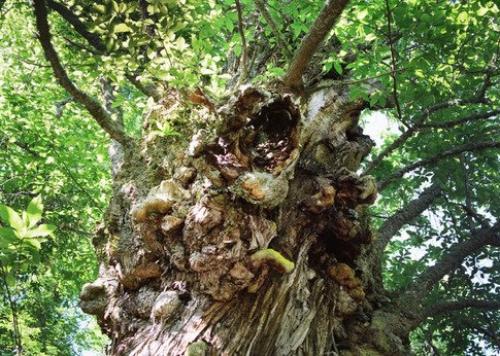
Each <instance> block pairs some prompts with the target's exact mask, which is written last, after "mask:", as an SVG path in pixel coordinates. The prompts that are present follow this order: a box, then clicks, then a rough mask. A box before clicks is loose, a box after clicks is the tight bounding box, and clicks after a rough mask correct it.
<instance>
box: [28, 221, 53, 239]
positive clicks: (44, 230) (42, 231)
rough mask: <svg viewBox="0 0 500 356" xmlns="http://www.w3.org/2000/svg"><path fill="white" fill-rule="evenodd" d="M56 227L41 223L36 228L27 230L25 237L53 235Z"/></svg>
mask: <svg viewBox="0 0 500 356" xmlns="http://www.w3.org/2000/svg"><path fill="white" fill-rule="evenodd" d="M55 230H56V227H55V226H54V225H49V224H42V225H39V226H37V227H36V228H34V229H32V230H29V231H28V232H27V233H26V237H29V238H32V237H44V236H49V235H50V236H53V234H54V231H55Z"/></svg>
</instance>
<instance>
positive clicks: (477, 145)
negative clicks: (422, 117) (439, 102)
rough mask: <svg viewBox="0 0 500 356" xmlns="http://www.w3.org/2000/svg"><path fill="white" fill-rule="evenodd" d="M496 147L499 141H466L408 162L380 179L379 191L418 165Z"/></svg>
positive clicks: (499, 144)
mask: <svg viewBox="0 0 500 356" xmlns="http://www.w3.org/2000/svg"><path fill="white" fill-rule="evenodd" d="M498 147H500V142H498V141H489V142H473V143H467V144H465V145H461V146H457V147H454V148H451V149H449V150H446V151H442V152H440V153H438V154H436V155H435V156H432V157H429V158H426V159H422V160H420V161H417V162H415V163H413V164H410V165H408V166H406V167H403V168H401V169H400V170H398V171H396V172H394V173H392V174H390V175H389V176H387V177H386V178H385V179H383V180H382V181H380V182H379V183H378V190H379V192H381V191H382V190H384V189H385V188H386V187H387V186H388V185H389V184H390V183H391V182H392V181H394V180H396V179H398V178H401V177H403V176H404V175H405V174H406V173H408V172H411V171H413V170H415V169H417V168H420V167H424V166H427V165H429V164H434V163H437V162H438V161H440V160H442V159H445V158H448V157H451V156H455V155H457V154H459V153H462V152H471V151H481V150H485V149H488V148H498Z"/></svg>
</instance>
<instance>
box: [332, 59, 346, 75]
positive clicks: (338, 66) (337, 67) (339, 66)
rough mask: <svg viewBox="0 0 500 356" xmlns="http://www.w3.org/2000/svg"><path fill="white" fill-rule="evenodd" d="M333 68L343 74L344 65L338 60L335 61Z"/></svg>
mask: <svg viewBox="0 0 500 356" xmlns="http://www.w3.org/2000/svg"><path fill="white" fill-rule="evenodd" d="M333 68H335V71H336V72H337V73H339V74H342V72H343V71H344V70H343V69H342V65H341V64H340V62H338V61H335V62H333Z"/></svg>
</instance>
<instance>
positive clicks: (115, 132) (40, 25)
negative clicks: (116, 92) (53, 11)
mask: <svg viewBox="0 0 500 356" xmlns="http://www.w3.org/2000/svg"><path fill="white" fill-rule="evenodd" d="M33 3H34V7H35V17H36V27H37V29H38V33H39V39H40V44H41V45H42V48H43V52H44V54H45V58H46V59H47V61H48V62H49V63H50V65H51V66H52V69H53V71H54V75H55V77H56V79H57V81H58V82H59V84H60V85H61V86H62V87H63V88H64V89H66V91H67V92H68V93H69V94H71V96H73V98H74V99H75V100H76V101H77V102H78V103H80V104H81V105H83V106H84V107H85V108H86V109H87V110H88V111H89V112H90V114H91V115H92V117H93V118H94V119H95V120H96V121H97V123H98V124H99V126H101V128H102V129H103V130H104V131H106V132H107V133H108V134H109V135H110V136H111V138H112V139H114V140H116V141H118V142H120V143H121V144H122V145H124V146H128V145H130V144H131V142H132V139H131V138H130V137H128V136H127V135H126V134H125V132H124V131H123V130H122V129H121V127H120V125H118V124H117V123H116V122H114V121H113V120H112V118H111V116H110V115H109V114H108V113H107V112H106V110H105V109H104V108H103V107H102V106H101V105H100V104H99V103H98V102H97V101H96V100H94V99H93V98H91V97H90V96H89V95H87V94H86V93H84V92H83V91H81V90H80V89H78V88H77V87H76V86H75V85H74V84H73V82H72V81H71V79H69V77H68V75H67V73H66V71H65V70H64V68H63V66H62V65H61V62H60V60H59V57H58V55H57V53H56V51H55V49H54V47H53V46H52V43H51V34H50V30H49V24H48V21H47V9H46V7H45V2H44V1H43V0H34V2H33Z"/></svg>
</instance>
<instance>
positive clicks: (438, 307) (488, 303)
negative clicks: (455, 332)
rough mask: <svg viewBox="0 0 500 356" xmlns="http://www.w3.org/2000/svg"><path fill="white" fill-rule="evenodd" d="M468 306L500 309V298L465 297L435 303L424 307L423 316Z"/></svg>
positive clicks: (426, 316) (444, 312) (435, 314)
mask: <svg viewBox="0 0 500 356" xmlns="http://www.w3.org/2000/svg"><path fill="white" fill-rule="evenodd" d="M466 308H476V309H485V310H498V309H500V300H477V299H463V300H458V301H445V302H440V303H435V304H432V305H430V306H428V307H427V308H425V309H424V312H423V317H424V318H428V317H431V316H437V315H441V314H446V313H450V312H453V311H457V310H462V309H466Z"/></svg>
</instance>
